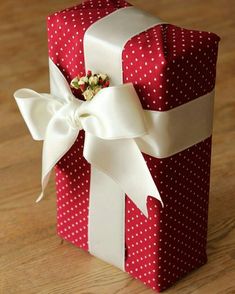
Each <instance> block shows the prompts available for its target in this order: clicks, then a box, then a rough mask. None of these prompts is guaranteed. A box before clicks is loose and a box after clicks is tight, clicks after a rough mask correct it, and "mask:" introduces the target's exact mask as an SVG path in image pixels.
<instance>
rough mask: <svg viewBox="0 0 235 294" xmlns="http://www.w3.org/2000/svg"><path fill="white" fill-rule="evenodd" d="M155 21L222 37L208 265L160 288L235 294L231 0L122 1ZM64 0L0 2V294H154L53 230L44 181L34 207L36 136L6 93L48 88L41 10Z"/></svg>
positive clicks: (51, 196)
mask: <svg viewBox="0 0 235 294" xmlns="http://www.w3.org/2000/svg"><path fill="white" fill-rule="evenodd" d="M129 2H130V3H131V4H133V5H136V6H137V7H139V8H142V9H144V10H146V11H149V12H151V13H153V14H155V15H156V16H158V17H159V18H161V19H163V20H165V21H167V22H169V23H173V24H176V25H178V26H182V27H185V28H189V29H197V30H206V31H212V32H214V33H216V34H218V35H219V36H220V37H221V42H220V50H219V59H218V67H217V85H216V102H215V116H214V136H213V143H214V145H213V154H212V176H211V195H210V209H209V232H208V255H209V262H208V264H207V265H205V266H203V267H202V268H201V269H199V270H198V271H196V272H194V273H193V274H190V275H189V276H187V277H185V278H184V279H183V280H182V281H181V282H179V283H178V284H177V285H175V286H174V287H172V288H171V289H170V290H168V291H166V293H184V294H186V293H197V294H199V293H205V294H208V293H213V294H215V293H221V294H225V293H235V288H234V277H235V232H234V222H235V180H234V179H235V147H234V146H235V89H234V85H235V18H234V15H235V1H234V0H207V1H204V0H189V1H186V0H185V1H182V0H158V1H156V0H148V1H143V0H130V1H129ZM78 3H80V2H79V1H72V0H40V1H36V0H21V1H13V0H1V3H0V265H1V266H0V293H4V294H6V293H7V294H10V293H14V294H16V293H27V294H30V293H66V294H67V293H87V294H88V293H95V294H106V293H107V294H113V293H118V294H124V293H128V294H129V293H141V294H142V293H153V291H152V290H149V289H147V288H146V287H145V286H144V285H142V284H141V283H140V282H139V281H135V280H133V279H132V278H131V277H129V276H128V275H127V274H126V273H122V272H121V271H119V270H118V269H116V268H114V267H112V266H110V265H107V264H105V263H104V262H102V261H100V260H97V259H95V258H93V257H91V256H90V255H89V254H87V253H85V252H84V251H82V250H80V249H78V248H75V247H74V246H72V245H70V244H68V243H64V244H61V241H60V239H59V238H58V237H57V236H56V202H55V193H54V183H53V180H52V181H51V182H50V184H49V186H48V188H47V195H48V196H47V197H46V198H45V200H44V201H42V202H41V203H40V204H39V205H38V204H37V205H36V204H35V203H34V200H35V199H36V197H37V196H38V193H39V192H40V174H41V143H40V142H35V141H32V138H31V136H30V134H29V132H28V130H27V128H26V126H25V123H24V121H23V119H22V117H21V115H20V113H19V111H18V108H17V106H16V103H15V101H14V98H13V95H12V94H13V92H14V91H15V90H16V89H18V88H22V87H26V88H32V89H35V90H36V91H38V92H48V90H49V84H48V55H47V30H46V17H47V15H49V14H51V13H53V12H55V11H58V10H60V9H63V8H66V7H70V6H73V5H76V4H78Z"/></svg>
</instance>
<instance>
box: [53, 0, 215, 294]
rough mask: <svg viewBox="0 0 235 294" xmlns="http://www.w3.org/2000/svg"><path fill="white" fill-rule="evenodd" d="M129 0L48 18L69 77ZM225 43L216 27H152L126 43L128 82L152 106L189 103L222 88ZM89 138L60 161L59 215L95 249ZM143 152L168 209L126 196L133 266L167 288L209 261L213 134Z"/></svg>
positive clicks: (71, 234) (69, 231)
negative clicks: (220, 57)
mask: <svg viewBox="0 0 235 294" xmlns="http://www.w3.org/2000/svg"><path fill="white" fill-rule="evenodd" d="M128 6H129V4H128V3H127V2H125V1H122V0H120V1H111V0H110V1H109V0H99V1H96V2H94V1H91V0H90V1H86V2H85V3H83V4H81V5H78V6H75V7H72V8H69V9H66V10H63V11H60V12H57V13H55V14H53V15H51V16H50V17H48V37H49V39H48V41H49V56H50V58H51V59H52V61H53V62H54V63H55V64H56V65H57V66H58V67H59V69H60V70H61V72H62V73H63V74H64V76H65V78H66V79H67V81H68V82H70V81H71V80H72V79H73V78H74V76H76V75H77V74H84V73H85V61H84V34H85V32H86V31H87V29H88V28H89V27H90V26H91V25H92V24H94V23H95V22H96V21H97V20H99V19H102V18H103V17H105V16H107V15H109V14H111V13H113V12H114V11H116V10H118V9H121V8H123V7H128ZM218 42H219V38H218V36H216V35H215V34H213V33H208V32H199V31H194V30H187V29H183V28H179V27H177V26H174V25H170V24H159V25H156V26H154V27H151V28H149V29H148V30H146V31H144V32H142V33H140V34H138V35H136V36H134V37H133V38H131V39H130V40H129V41H128V42H127V43H126V44H125V48H124V50H123V52H122V67H123V82H124V83H129V82H131V83H133V84H134V86H135V89H136V91H137V93H138V95H139V99H140V101H141V104H142V106H143V108H144V109H146V110H153V111H168V110H170V109H174V108H176V107H178V106H180V105H183V104H186V103H188V102H189V101H192V100H194V99H197V98H199V97H201V96H203V95H205V94H207V93H210V92H211V91H212V90H213V89H214V86H215V76H216V60H217V50H218ZM98 58H100V59H101V60H102V58H104V59H105V56H98ZM75 94H76V95H77V96H78V97H79V98H81V97H80V96H79V94H78V93H75ZM83 145H84V132H83V131H81V132H80V134H79V137H78V138H77V140H76V142H75V144H74V145H73V146H72V148H71V149H70V150H69V152H68V153H67V154H66V155H65V156H64V157H63V158H62V159H61V160H60V161H59V162H58V164H57V166H56V190H57V219H58V234H59V235H60V236H61V238H63V239H65V240H68V241H70V242H72V243H73V244H75V245H76V246H78V247H80V248H83V249H84V250H89V246H88V212H89V193H90V164H89V163H88V162H87V161H86V160H85V158H84V157H83ZM143 156H144V158H145V160H146V163H147V165H148V167H149V170H150V172H151V175H152V177H153V179H154V181H155V184H156V186H157V187H158V189H159V191H160V194H161V197H162V200H163V203H164V208H163V207H162V206H161V204H160V203H159V201H157V200H156V199H154V198H152V197H148V201H147V207H148V218H147V217H146V216H145V215H144V214H143V213H141V211H140V210H139V209H138V208H137V207H136V205H135V204H134V203H133V202H132V201H131V200H130V199H129V198H128V196H126V200H125V202H126V203H125V204H126V206H125V250H126V258H125V270H126V272H128V273H130V274H131V275H132V276H133V277H134V278H137V279H139V280H141V281H142V282H143V283H145V284H146V285H148V286H150V287H151V288H153V289H156V290H157V291H162V290H164V289H166V288H168V287H169V286H170V285H172V284H173V283H175V282H176V281H177V280H178V279H180V278H181V277H182V276H184V275H185V274H187V273H189V272H190V271H192V270H193V269H195V268H198V267H200V266H201V265H203V264H204V263H205V262H206V260H207V256H206V242H207V218H208V197H209V183H210V160H211V136H210V137H208V138H206V139H205V140H203V141H201V142H198V143H197V144H195V145H193V146H191V147H189V148H187V149H185V150H182V151H181V152H178V153H176V154H174V155H172V156H169V157H166V158H155V157H152V156H150V155H147V154H143Z"/></svg>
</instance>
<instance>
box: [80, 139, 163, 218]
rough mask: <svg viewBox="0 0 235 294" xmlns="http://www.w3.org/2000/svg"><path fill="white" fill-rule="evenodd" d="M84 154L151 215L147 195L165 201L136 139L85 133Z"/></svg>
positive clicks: (144, 211)
mask: <svg viewBox="0 0 235 294" xmlns="http://www.w3.org/2000/svg"><path fill="white" fill-rule="evenodd" d="M84 157H85V158H86V159H87V161H88V162H90V163H91V164H92V165H94V166H95V167H96V168H97V169H99V170H101V171H102V172H104V173H105V174H107V175H108V176H109V177H111V178H112V179H113V180H114V181H115V182H116V183H117V184H118V185H119V186H120V188H121V189H122V190H123V192H124V193H126V194H127V195H128V196H129V197H130V199H131V200H132V201H133V202H134V203H135V204H136V206H137V207H138V208H139V209H140V210H141V211H142V213H143V214H144V215H145V216H148V210H147V197H148V196H152V197H154V198H156V199H158V200H159V201H160V202H161V203H162V200H161V196H160V193H159V191H158V189H157V187H156V185H155V183H154V181H153V179H152V176H151V174H150V172H149V169H148V167H147V164H146V162H145V160H144V158H143V155H142V153H141V151H140V150H139V148H138V146H137V144H136V142H135V140H134V139H119V140H102V139H99V138H97V137H95V136H93V135H91V134H89V133H86V138H85V144H84Z"/></svg>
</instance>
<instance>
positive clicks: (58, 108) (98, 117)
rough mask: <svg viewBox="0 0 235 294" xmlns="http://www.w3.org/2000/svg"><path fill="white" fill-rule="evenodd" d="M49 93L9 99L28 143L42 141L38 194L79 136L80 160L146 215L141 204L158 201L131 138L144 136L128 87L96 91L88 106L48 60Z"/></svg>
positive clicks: (26, 92)
mask: <svg viewBox="0 0 235 294" xmlns="http://www.w3.org/2000/svg"><path fill="white" fill-rule="evenodd" d="M49 66H50V84H51V94H39V93H37V92H35V91H33V90H30V89H20V90H17V91H16V92H15V93H14V97H15V99H16V102H17V104H18V107H19V109H20V111H21V113H22V116H23V118H24V120H25V122H26V124H27V126H28V128H29V131H30V133H31V135H32V137H33V139H34V140H43V141H44V142H43V156H42V193H41V195H40V196H39V198H38V199H37V201H40V200H41V199H42V197H43V192H44V190H45V188H46V185H47V183H48V181H49V176H50V173H51V170H52V169H53V167H54V166H55V165H56V163H57V162H58V161H59V160H60V159H61V158H62V157H63V155H64V154H65V153H66V152H67V151H68V150H69V149H70V148H71V146H72V145H73V144H74V142H75V140H76V139H77V137H78V134H79V132H80V130H82V129H83V130H84V131H85V143H84V150H83V155H84V157H85V158H86V160H87V161H88V162H89V163H90V164H91V165H94V166H95V167H96V168H97V169H98V170H100V171H102V172H103V173H105V174H106V175H108V176H109V177H110V178H112V179H113V180H114V181H115V182H116V183H117V184H118V186H119V187H120V188H121V189H122V190H123V192H124V193H126V194H127V195H128V196H129V197H130V198H131V199H132V201H133V202H134V203H135V204H136V205H137V207H138V208H139V209H140V210H141V211H142V212H143V213H144V214H145V215H146V216H147V215H148V213H147V207H146V200H147V197H148V196H152V197H154V198H156V199H158V200H160V201H161V197H160V194H159V192H158V189H157V187H156V185H155V183H154V181H153V179H152V176H151V174H150V172H149V169H148V167H147V165H146V162H145V160H144V158H143V156H142V153H141V150H140V149H139V147H138V145H137V143H136V139H137V138H142V137H143V136H145V135H146V134H147V128H146V122H145V112H144V110H143V109H142V106H141V103H140V101H139V97H138V95H137V93H136V91H135V89H134V87H133V85H132V84H123V85H120V86H115V87H109V88H105V89H102V90H100V91H99V92H98V93H97V94H96V95H95V97H94V98H93V99H92V100H91V101H82V100H79V99H77V98H76V97H74V95H73V93H72V91H71V89H70V87H69V85H68V83H67V81H66V79H65V78H64V76H63V74H62V73H61V72H60V70H59V69H58V67H57V66H56V65H55V64H54V63H53V62H52V61H51V60H49Z"/></svg>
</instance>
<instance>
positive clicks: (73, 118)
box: [67, 97, 84, 131]
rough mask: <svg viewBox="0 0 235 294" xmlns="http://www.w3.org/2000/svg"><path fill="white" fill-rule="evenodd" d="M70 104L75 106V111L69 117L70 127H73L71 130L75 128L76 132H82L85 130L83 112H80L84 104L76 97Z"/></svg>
mask: <svg viewBox="0 0 235 294" xmlns="http://www.w3.org/2000/svg"><path fill="white" fill-rule="evenodd" d="M76 100H77V101H76ZM70 103H72V104H73V105H72V108H73V109H72V111H71V113H69V114H68V115H67V121H68V123H69V125H70V126H71V128H73V129H74V130H79V131H80V130H82V129H83V127H82V123H81V111H80V108H81V105H82V103H81V102H79V100H78V99H76V98H75V97H74V100H73V101H72V102H70ZM83 103H84V102H83Z"/></svg>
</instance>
